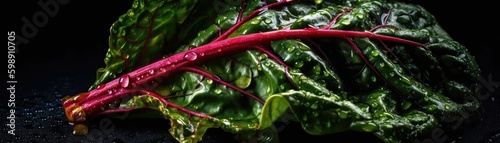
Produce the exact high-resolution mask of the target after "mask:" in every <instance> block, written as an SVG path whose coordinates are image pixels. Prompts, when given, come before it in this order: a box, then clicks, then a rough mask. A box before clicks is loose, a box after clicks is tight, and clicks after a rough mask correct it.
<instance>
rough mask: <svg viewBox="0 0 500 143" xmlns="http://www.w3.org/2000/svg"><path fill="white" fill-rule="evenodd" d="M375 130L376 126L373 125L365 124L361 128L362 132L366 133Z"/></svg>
mask: <svg viewBox="0 0 500 143" xmlns="http://www.w3.org/2000/svg"><path fill="white" fill-rule="evenodd" d="M376 128H377V125H376V124H374V123H367V124H365V125H364V126H363V130H364V131H366V132H372V131H374V130H375V129H376Z"/></svg>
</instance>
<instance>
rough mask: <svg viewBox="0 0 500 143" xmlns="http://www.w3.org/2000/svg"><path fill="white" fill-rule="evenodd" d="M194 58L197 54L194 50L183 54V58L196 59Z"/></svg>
mask: <svg viewBox="0 0 500 143" xmlns="http://www.w3.org/2000/svg"><path fill="white" fill-rule="evenodd" d="M196 58H198V54H196V53H195V52H188V53H186V55H184V59H186V60H188V61H194V60H196Z"/></svg>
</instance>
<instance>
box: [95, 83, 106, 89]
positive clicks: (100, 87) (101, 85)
mask: <svg viewBox="0 0 500 143" xmlns="http://www.w3.org/2000/svg"><path fill="white" fill-rule="evenodd" d="M104 87H106V84H104V83H103V84H99V85H98V86H97V87H96V88H97V89H103V88H104Z"/></svg>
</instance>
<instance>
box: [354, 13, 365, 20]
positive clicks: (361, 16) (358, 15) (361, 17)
mask: <svg viewBox="0 0 500 143" xmlns="http://www.w3.org/2000/svg"><path fill="white" fill-rule="evenodd" d="M356 17H358V18H359V19H363V17H364V16H363V14H356Z"/></svg>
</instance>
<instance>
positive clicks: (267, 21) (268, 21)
mask: <svg viewBox="0 0 500 143" xmlns="http://www.w3.org/2000/svg"><path fill="white" fill-rule="evenodd" d="M264 22H265V23H267V24H269V23H271V22H273V20H271V19H269V18H266V19H264Z"/></svg>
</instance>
